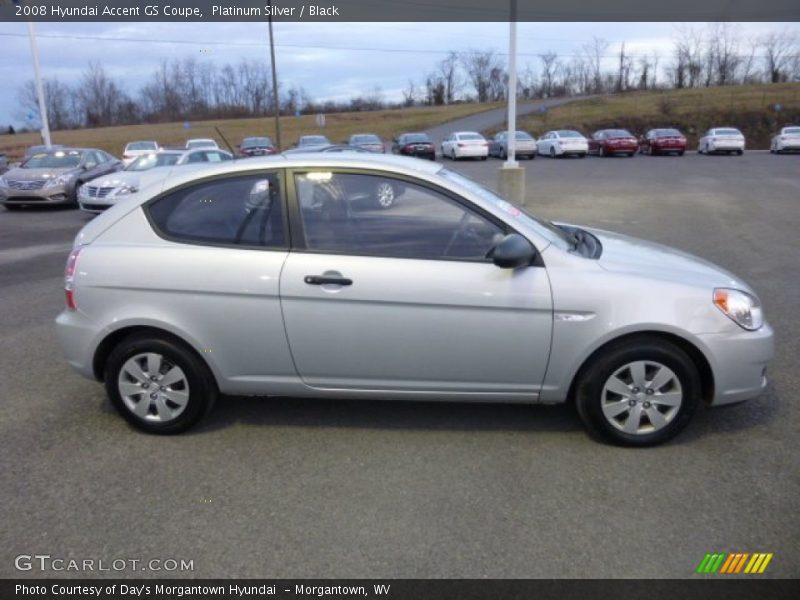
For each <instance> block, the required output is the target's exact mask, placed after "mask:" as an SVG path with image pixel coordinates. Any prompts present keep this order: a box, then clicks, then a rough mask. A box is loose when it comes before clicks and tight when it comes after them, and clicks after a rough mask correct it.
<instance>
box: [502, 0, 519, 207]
mask: <svg viewBox="0 0 800 600" xmlns="http://www.w3.org/2000/svg"><path fill="white" fill-rule="evenodd" d="M510 3H511V5H510V14H509V23H508V25H509V31H508V128H507V132H506V157H507V158H506V161H505V162H504V163H503V166H502V167H500V171H499V173H498V191H499V192H500V195H501V196H503V197H504V198H505V199H506V200H509V201H511V202H513V203H515V204H518V205H523V204H525V169H524V168H522V167H520V166H519V163H518V162H517V160H516V158H517V157H516V145H517V0H510Z"/></svg>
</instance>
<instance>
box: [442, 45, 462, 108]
mask: <svg viewBox="0 0 800 600" xmlns="http://www.w3.org/2000/svg"><path fill="white" fill-rule="evenodd" d="M459 62H460V61H459V56H458V52H454V51H453V50H451V51H450V52H449V53H448V54H447V57H446V58H444V59H443V60H441V61H439V64H438V65H437V71H438V75H439V77H440V78H441V80H442V83H443V84H444V101H445V104H452V102H453V101H454V100H455V99H456V95H457V94H458V92H459V91H460V90H461V87H462V85H463V82H462V79H461V76H460V75H459V72H458V64H459Z"/></svg>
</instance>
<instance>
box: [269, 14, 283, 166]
mask: <svg viewBox="0 0 800 600" xmlns="http://www.w3.org/2000/svg"><path fill="white" fill-rule="evenodd" d="M267 6H268V7H269V15H267V19H268V20H269V55H270V59H271V62H272V99H273V110H274V111H275V141H276V142H277V143H278V150H283V145H282V144H281V101H280V97H279V95H278V72H277V70H276V68H275V40H274V38H273V36H272V0H268V2H267Z"/></svg>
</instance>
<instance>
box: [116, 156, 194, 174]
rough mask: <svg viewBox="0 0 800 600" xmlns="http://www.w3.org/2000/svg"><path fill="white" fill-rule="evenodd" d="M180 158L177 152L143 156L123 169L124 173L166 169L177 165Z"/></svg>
mask: <svg viewBox="0 0 800 600" xmlns="http://www.w3.org/2000/svg"><path fill="white" fill-rule="evenodd" d="M180 156H181V155H180V153H178V152H174V153H163V154H145V155H143V156H140V157H139V158H137V159H136V160H135V161H133V162H132V163H131V164H129V165H128V166H127V167H125V171H147V170H148V169H152V168H154V167H168V166H170V165H174V164H175V163H177V162H178V159H179V158H180Z"/></svg>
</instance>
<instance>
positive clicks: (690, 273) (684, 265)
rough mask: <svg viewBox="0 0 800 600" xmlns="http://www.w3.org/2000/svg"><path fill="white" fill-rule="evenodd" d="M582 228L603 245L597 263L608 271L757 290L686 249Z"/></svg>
mask: <svg viewBox="0 0 800 600" xmlns="http://www.w3.org/2000/svg"><path fill="white" fill-rule="evenodd" d="M583 229H585V230H586V231H588V232H590V233H591V234H592V235H594V236H596V237H597V238H598V239H599V240H600V243H601V244H602V245H603V253H602V254H601V255H600V258H599V259H598V264H599V265H600V266H601V267H602V268H604V269H606V270H607V271H613V272H620V273H631V274H638V275H642V276H645V277H650V278H656V279H668V280H672V281H678V282H681V283H687V284H692V285H700V286H708V287H730V288H736V289H741V290H745V291H748V292H750V293H754V292H753V290H752V289H751V288H750V287H749V286H748V285H747V284H746V283H745V282H744V281H742V280H741V279H740V278H739V277H737V276H736V275H734V274H733V273H731V272H729V271H727V270H725V269H723V268H722V267H719V266H717V265H715V264H714V263H712V262H709V261H707V260H705V259H702V258H698V257H697V256H694V255H692V254H689V253H687V252H682V251H681V250H677V249H675V248H671V247H670V246H664V245H662V244H657V243H655V242H648V241H646V240H640V239H637V238H634V237H629V236H627V235H622V234H619V233H614V232H611V231H603V230H601V229H588V228H583Z"/></svg>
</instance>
